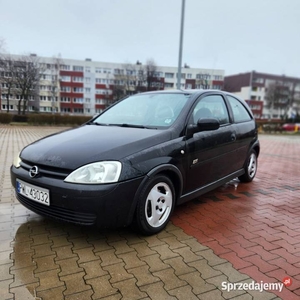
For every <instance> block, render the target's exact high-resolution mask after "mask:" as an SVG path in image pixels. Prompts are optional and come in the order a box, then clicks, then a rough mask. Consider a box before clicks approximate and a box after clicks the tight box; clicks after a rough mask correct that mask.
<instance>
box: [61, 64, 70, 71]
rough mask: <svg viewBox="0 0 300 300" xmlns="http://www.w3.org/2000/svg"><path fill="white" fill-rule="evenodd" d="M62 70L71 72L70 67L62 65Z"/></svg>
mask: <svg viewBox="0 0 300 300" xmlns="http://www.w3.org/2000/svg"><path fill="white" fill-rule="evenodd" d="M60 69H61V70H65V71H70V70H71V68H70V66H69V65H60Z"/></svg>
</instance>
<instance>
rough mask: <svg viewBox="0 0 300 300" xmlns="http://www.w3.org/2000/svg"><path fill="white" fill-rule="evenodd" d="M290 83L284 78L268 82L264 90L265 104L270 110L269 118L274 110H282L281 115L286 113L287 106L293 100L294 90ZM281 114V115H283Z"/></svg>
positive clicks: (288, 106) (290, 104)
mask: <svg viewBox="0 0 300 300" xmlns="http://www.w3.org/2000/svg"><path fill="white" fill-rule="evenodd" d="M290 85H291V84H290V83H289V82H288V81H286V80H285V78H284V77H283V78H282V80H277V81H273V82H271V83H269V85H268V87H267V91H266V96H265V99H266V104H267V108H268V109H269V110H270V118H271V119H272V118H273V115H274V111H275V110H277V111H278V110H281V111H284V113H283V115H286V114H287V112H288V110H289V108H290V107H291V106H292V104H293V102H294V95H295V91H294V89H293V87H292V86H290ZM283 115H282V117H283Z"/></svg>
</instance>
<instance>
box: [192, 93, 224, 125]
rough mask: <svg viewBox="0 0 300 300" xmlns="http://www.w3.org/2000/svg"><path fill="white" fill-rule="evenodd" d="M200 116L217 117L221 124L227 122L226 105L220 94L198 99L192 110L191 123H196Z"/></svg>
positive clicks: (205, 117) (204, 117) (206, 117)
mask: <svg viewBox="0 0 300 300" xmlns="http://www.w3.org/2000/svg"><path fill="white" fill-rule="evenodd" d="M202 118H203V119H211V118H214V119H217V120H218V121H219V122H220V124H221V125H222V124H227V123H229V115H228V111H227V107H226V104H225V101H224V99H223V97H222V96H221V95H209V96H205V97H204V98H202V99H200V100H199V101H198V103H197V104H196V106H195V108H194V110H193V114H192V119H193V120H192V122H191V123H194V124H197V122H198V120H199V119H202Z"/></svg>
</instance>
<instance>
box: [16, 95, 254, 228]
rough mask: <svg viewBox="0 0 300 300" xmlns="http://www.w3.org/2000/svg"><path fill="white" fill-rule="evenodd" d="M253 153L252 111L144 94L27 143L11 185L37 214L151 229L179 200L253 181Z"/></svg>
mask: <svg viewBox="0 0 300 300" xmlns="http://www.w3.org/2000/svg"><path fill="white" fill-rule="evenodd" d="M259 151H260V146H259V141H258V136H257V128H256V124H255V121H254V118H253V115H252V113H251V110H250V109H249V107H248V106H247V104H246V102H245V101H243V100H241V99H239V98H237V97H236V96H234V95H232V94H229V93H226V92H222V91H214V90H180V91H157V92H148V93H141V94H137V95H133V96H130V97H128V98H126V99H124V100H121V101H119V102H117V103H115V104H114V105H112V106H111V107H109V108H108V109H107V110H105V111H104V112H103V113H101V114H100V115H98V116H96V117H95V118H93V119H92V120H91V121H89V122H88V123H86V124H84V125H82V126H80V127H79V128H76V129H71V130H67V131H63V132H61V133H57V134H55V135H51V136H49V137H46V138H43V139H41V140H38V141H36V142H34V143H32V144H31V145H29V146H27V147H25V148H24V149H23V150H22V151H21V153H20V155H19V156H18V157H16V159H15V161H14V164H13V165H12V167H11V181H12V184H13V186H14V187H15V191H16V197H17V198H18V200H19V201H20V202H21V203H22V204H23V205H24V206H26V207H27V208H29V209H31V210H32V211H34V212H36V213H38V214H41V215H44V216H48V217H52V218H56V219H59V220H64V221H69V222H73V223H78V224H84V225H93V224H95V225H97V226H99V227H119V226H127V225H129V224H134V226H135V227H136V228H137V229H138V230H139V231H140V232H142V233H143V234H155V233H157V232H159V231H161V230H162V229H163V228H164V227H165V226H166V225H167V223H168V221H169V219H170V216H171V214H172V211H173V209H174V207H175V206H176V205H178V204H182V203H184V202H186V201H189V200H191V199H194V198H196V197H199V196H200V195H202V194H204V193H206V192H208V191H210V190H212V189H214V188H216V187H218V186H220V185H223V184H224V183H226V182H228V181H230V180H231V179H233V178H236V177H238V178H239V179H240V181H242V182H250V181H252V180H253V178H254V177H255V174H256V170H257V158H258V155H259Z"/></svg>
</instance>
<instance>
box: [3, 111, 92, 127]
mask: <svg viewBox="0 0 300 300" xmlns="http://www.w3.org/2000/svg"><path fill="white" fill-rule="evenodd" d="M90 119H91V117H88V116H70V115H57V114H28V115H15V114H8V113H0V123H3V124H9V123H11V122H16V123H28V124H29V125H67V126H75V125H81V124H83V123H85V122H87V121H89V120H90Z"/></svg>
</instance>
